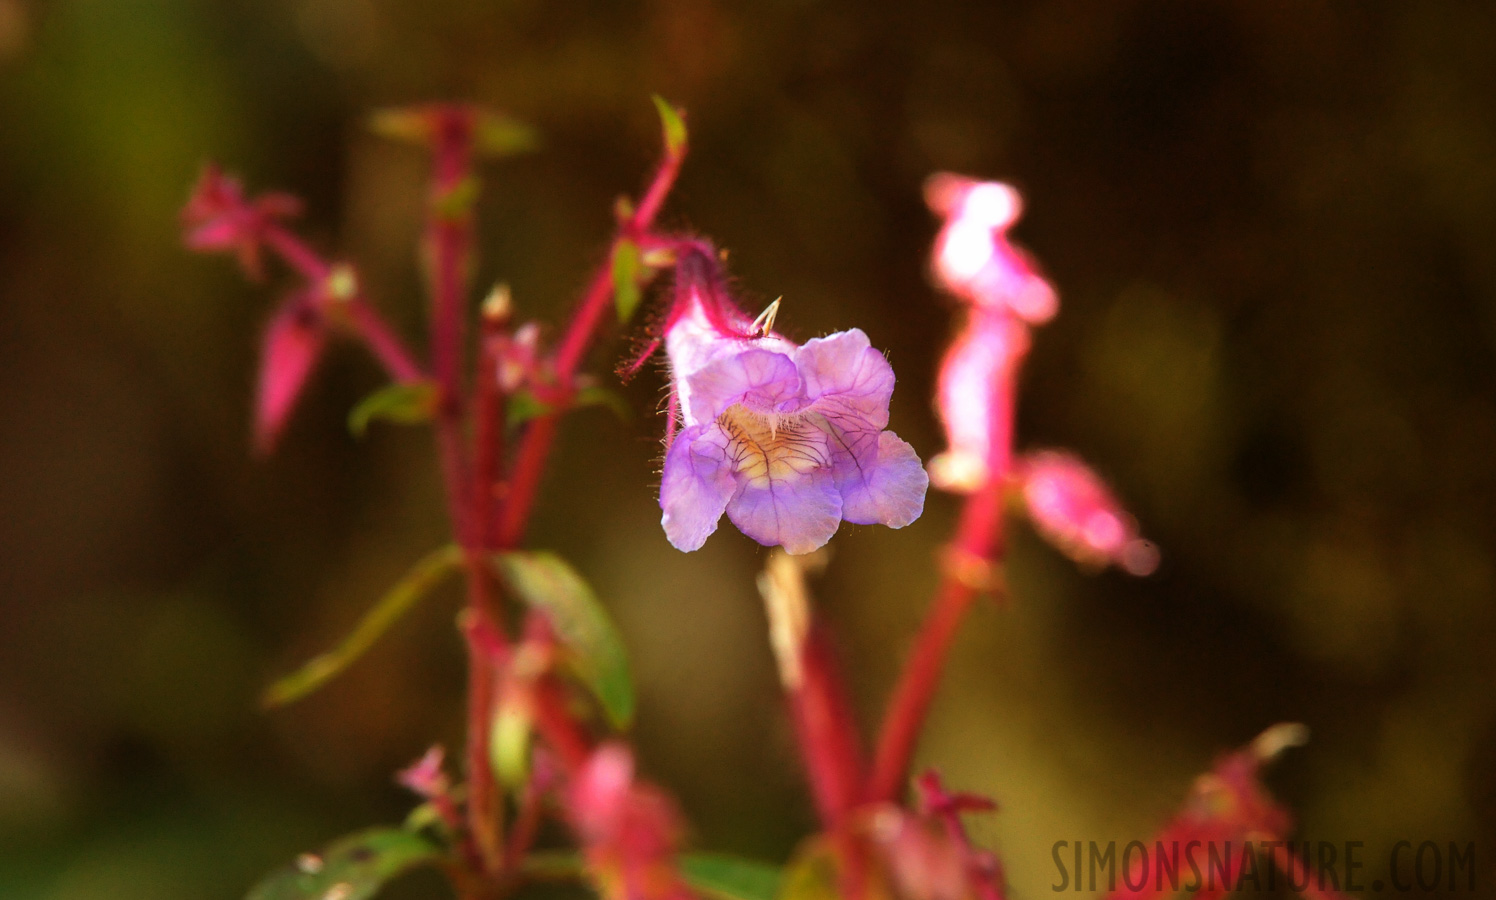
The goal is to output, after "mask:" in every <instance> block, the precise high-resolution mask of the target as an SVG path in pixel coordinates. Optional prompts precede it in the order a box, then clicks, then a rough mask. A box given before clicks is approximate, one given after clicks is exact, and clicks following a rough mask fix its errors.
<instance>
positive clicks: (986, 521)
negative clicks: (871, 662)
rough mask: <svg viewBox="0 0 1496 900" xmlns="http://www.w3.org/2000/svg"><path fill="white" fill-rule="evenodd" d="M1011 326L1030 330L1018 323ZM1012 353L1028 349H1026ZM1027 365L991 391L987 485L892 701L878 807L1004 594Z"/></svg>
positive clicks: (950, 555)
mask: <svg viewBox="0 0 1496 900" xmlns="http://www.w3.org/2000/svg"><path fill="white" fill-rule="evenodd" d="M970 314H971V315H992V314H991V313H980V312H972V313H970ZM1003 324H1004V325H1005V326H1006V327H1011V328H1023V327H1024V326H1023V325H1021V324H1020V323H1018V322H1017V321H1016V320H1014V321H1010V322H1006V323H1003ZM968 327H971V326H968ZM1010 346H1019V347H1026V342H1024V341H1020V342H1014V343H1012V344H1010ZM1023 357H1024V352H1023V351H1021V350H1020V351H1015V352H1013V353H1012V354H1011V355H1010V356H1009V358H1008V359H1007V360H1006V361H1005V362H1004V364H1003V366H1002V367H1001V368H1000V369H999V370H998V371H997V372H995V373H994V377H993V382H992V383H991V384H990V385H989V388H990V394H989V398H988V399H989V407H988V415H989V419H988V428H989V438H988V446H987V460H986V462H987V480H986V482H985V483H984V484H983V485H982V486H981V487H979V488H978V489H977V491H976V492H975V493H973V494H971V495H970V496H968V497H967V499H966V503H965V505H964V506H963V507H962V510H961V519H960V521H959V523H958V525H957V527H956V534H955V537H954V538H953V539H952V540H951V543H950V544H949V545H948V547H947V550H946V557H945V565H944V567H943V568H944V572H943V574H942V577H941V583H940V587H939V588H938V589H937V591H936V595H935V600H934V602H933V604H932V606H931V608H930V612H929V613H928V614H927V616H926V618H925V622H924V625H923V626H922V627H921V628H920V631H919V634H918V636H917V637H916V638H915V643H914V649H913V651H912V652H911V653H910V655H909V659H908V660H907V661H906V662H905V664H904V670H903V673H902V674H901V675H900V677H899V682H898V684H897V686H896V687H895V688H894V693H893V697H892V699H891V700H890V701H889V704H888V711H887V713H886V714H885V715H884V718H883V728H882V730H881V732H880V733H879V737H878V748H877V751H876V753H875V754H874V757H873V774H872V778H871V780H870V782H869V784H868V791H867V799H868V800H869V801H871V802H883V801H890V800H894V799H896V798H897V797H898V796H899V794H900V791H901V789H902V787H903V783H904V780H905V778H906V777H907V774H908V771H909V762H910V759H911V758H912V757H913V755H914V747H915V743H916V742H917V741H918V739H919V734H920V731H921V730H922V729H923V728H924V724H925V719H926V716H927V715H928V714H929V711H930V704H931V702H932V701H933V699H934V697H935V690H936V688H937V687H938V686H939V684H940V674H941V671H942V669H944V667H945V660H946V657H947V656H948V655H949V653H950V649H951V645H952V643H953V642H954V641H955V638H956V633H957V631H959V630H960V627H961V622H962V621H963V620H964V619H965V617H966V611H967V610H968V609H970V608H971V603H972V601H973V600H975V599H976V598H977V596H978V595H979V594H981V593H982V592H983V591H985V590H990V589H992V588H994V587H996V585H995V583H994V582H995V576H994V575H993V571H994V568H995V566H996V565H997V563H998V562H999V561H1000V560H1001V558H1002V553H1003V539H1002V495H1003V491H1004V489H1005V488H1006V483H1007V478H1008V472H1009V470H1010V469H1011V468H1012V457H1013V416H1014V411H1015V410H1014V403H1015V390H1016V385H1017V380H1018V370H1019V369H1020V368H1021V366H1022V364H1023Z"/></svg>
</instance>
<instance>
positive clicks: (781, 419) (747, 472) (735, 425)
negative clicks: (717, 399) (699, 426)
mask: <svg viewBox="0 0 1496 900" xmlns="http://www.w3.org/2000/svg"><path fill="white" fill-rule="evenodd" d="M717 424H718V425H720V426H721V427H722V430H723V431H725V432H727V437H728V444H727V458H728V459H729V460H730V461H731V462H732V465H733V468H734V470H735V471H737V472H738V473H739V474H741V475H742V476H743V477H745V478H747V479H748V480H749V483H751V484H752V485H753V486H754V487H763V486H766V485H767V484H769V483H770V482H773V481H782V480H784V479H786V478H793V477H796V476H799V475H804V474H806V473H808V472H812V471H815V470H816V469H819V468H821V467H822V466H826V465H828V464H829V463H830V460H829V459H827V456H826V448H825V441H824V440H823V439H821V435H820V429H818V428H816V426H815V425H814V424H812V423H811V421H810V420H809V416H807V415H805V414H803V413H792V414H789V415H782V414H779V413H758V412H753V411H752V410H749V409H746V408H744V406H743V405H742V404H741V403H736V404H733V405H732V406H731V407H729V408H728V409H727V410H726V411H725V412H723V413H722V415H720V416H718V417H717Z"/></svg>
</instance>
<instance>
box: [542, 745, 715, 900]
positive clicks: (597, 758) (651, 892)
mask: <svg viewBox="0 0 1496 900" xmlns="http://www.w3.org/2000/svg"><path fill="white" fill-rule="evenodd" d="M566 808H567V812H568V814H569V816H570V819H571V823H572V827H574V828H575V829H576V832H577V835H578V837H580V838H581V843H582V852H583V854H584V856H585V857H586V860H587V867H588V870H589V871H590V872H591V874H592V877H593V878H594V879H596V881H597V886H598V889H599V891H600V893H601V894H602V895H603V897H605V898H607V900H694V895H693V894H692V893H691V891H690V890H689V889H688V888H687V887H686V885H685V883H684V882H683V881H681V879H680V876H679V874H678V873H677V871H676V867H675V854H676V848H677V846H678V844H679V842H680V833H681V826H680V817H679V815H678V814H677V812H676V810H675V807H674V805H672V804H671V802H670V800H669V798H667V797H666V796H665V795H664V794H663V793H662V792H660V791H659V790H658V789H656V788H655V787H653V786H651V785H647V784H640V783H638V782H636V781H635V778H634V758H633V755H632V754H631V753H630V752H629V749H628V748H627V747H626V746H624V745H623V744H620V743H616V742H615V743H606V744H603V745H602V746H600V747H598V748H597V749H596V750H594V751H593V752H592V756H591V758H590V759H588V761H587V763H586V764H585V765H584V766H583V767H582V769H581V770H580V771H579V772H577V774H576V775H575V776H574V778H573V780H572V783H571V786H570V789H569V790H568V792H567V797H566Z"/></svg>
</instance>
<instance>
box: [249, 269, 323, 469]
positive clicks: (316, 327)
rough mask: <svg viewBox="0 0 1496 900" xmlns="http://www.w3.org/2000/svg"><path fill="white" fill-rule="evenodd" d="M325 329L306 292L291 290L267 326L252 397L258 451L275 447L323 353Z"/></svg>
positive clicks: (316, 309)
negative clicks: (253, 400) (288, 296)
mask: <svg viewBox="0 0 1496 900" xmlns="http://www.w3.org/2000/svg"><path fill="white" fill-rule="evenodd" d="M326 330H327V329H326V320H325V318H324V317H323V315H322V311H321V310H320V309H318V308H317V305H316V303H315V301H314V299H313V297H312V296H311V295H310V294H308V293H297V294H293V295H292V296H291V298H290V299H289V300H287V301H286V303H285V304H284V305H282V306H281V308H280V309H279V310H277V311H276V313H275V315H274V316H273V317H271V319H270V323H269V325H267V326H266V328H265V337H264V341H263V343H262V345H261V349H260V383H259V392H258V395H257V397H256V399H255V447H256V449H257V450H258V451H259V452H261V453H268V452H269V451H271V450H272V449H274V448H275V442H276V440H277V439H278V438H279V437H280V433H281V431H282V430H283V429H284V428H285V426H286V420H287V419H289V418H290V416H291V411H292V410H293V409H294V408H295V406H296V400H297V398H299V397H300V396H301V389H302V388H303V387H305V385H306V381H307V376H309V375H310V374H311V372H312V368H313V367H314V366H315V365H316V363H317V358H318V357H319V356H320V355H321V353H322V345H323V344H324V343H325V340H326Z"/></svg>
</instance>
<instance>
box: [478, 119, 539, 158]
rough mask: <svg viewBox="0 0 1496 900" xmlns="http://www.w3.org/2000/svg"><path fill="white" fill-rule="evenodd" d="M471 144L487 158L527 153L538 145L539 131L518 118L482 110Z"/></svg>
mask: <svg viewBox="0 0 1496 900" xmlns="http://www.w3.org/2000/svg"><path fill="white" fill-rule="evenodd" d="M473 146H474V149H476V150H477V151H478V154H479V155H480V156H487V157H489V158H497V157H501V156H514V155H516V154H519V153H529V152H530V151H531V150H535V149H536V148H538V147H539V146H540V132H538V131H536V130H535V129H534V128H531V127H530V126H529V125H526V124H525V123H524V122H521V121H519V120H518V119H512V118H510V117H509V116H506V115H504V114H502V113H495V112H487V111H484V112H482V113H480V114H479V116H478V123H477V129H476V130H475V132H474V134H473Z"/></svg>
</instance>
